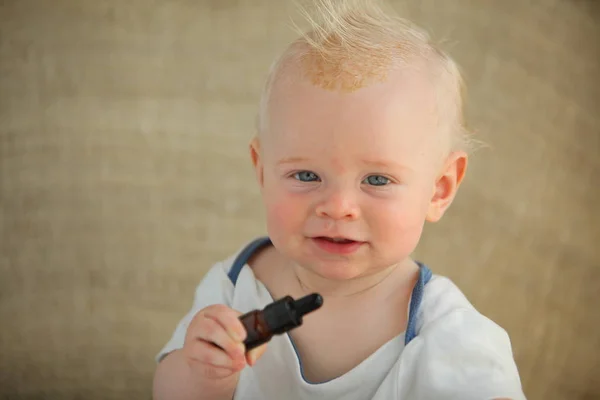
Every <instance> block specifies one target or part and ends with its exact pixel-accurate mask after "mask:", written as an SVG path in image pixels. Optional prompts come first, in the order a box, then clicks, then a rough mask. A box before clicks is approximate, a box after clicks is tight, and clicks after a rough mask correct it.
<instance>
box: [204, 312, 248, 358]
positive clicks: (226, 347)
mask: <svg viewBox="0 0 600 400" xmlns="http://www.w3.org/2000/svg"><path fill="white" fill-rule="evenodd" d="M196 338H197V339H200V340H204V341H206V342H210V343H212V344H214V345H216V346H218V347H219V348H220V349H221V351H224V352H225V353H226V354H227V355H228V356H229V357H230V358H231V359H233V360H236V361H239V360H240V359H241V358H244V345H243V344H242V343H240V342H236V341H235V340H234V339H233V338H232V337H231V336H230V335H229V334H227V331H226V330H225V328H224V327H223V326H222V325H221V324H220V323H219V322H217V321H216V320H214V319H213V318H211V317H210V316H208V315H206V316H205V318H203V319H202V320H201V321H200V323H199V325H198V330H197V332H196Z"/></svg>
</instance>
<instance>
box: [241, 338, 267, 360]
mask: <svg viewBox="0 0 600 400" xmlns="http://www.w3.org/2000/svg"><path fill="white" fill-rule="evenodd" d="M266 350H267V343H265V344H261V345H260V346H258V347H255V348H253V349H252V350H250V351H249V352H248V353H246V361H248V364H249V365H250V366H253V365H254V364H256V361H257V360H258V359H259V358H260V357H261V356H262V355H263V354H264V352H265V351H266Z"/></svg>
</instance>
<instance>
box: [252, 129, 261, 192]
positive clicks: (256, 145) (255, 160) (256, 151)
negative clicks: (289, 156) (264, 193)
mask: <svg viewBox="0 0 600 400" xmlns="http://www.w3.org/2000/svg"><path fill="white" fill-rule="evenodd" d="M250 158H251V159H252V165H254V171H255V173H256V179H257V180H258V184H259V185H260V188H261V189H262V187H263V182H264V179H263V176H264V174H263V165H262V162H261V159H260V141H259V140H258V137H257V136H255V137H254V139H252V141H251V142H250Z"/></svg>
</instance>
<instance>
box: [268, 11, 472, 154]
mask: <svg viewBox="0 0 600 400" xmlns="http://www.w3.org/2000/svg"><path fill="white" fill-rule="evenodd" d="M312 5H313V7H310V8H309V7H300V12H301V14H302V15H303V17H304V20H305V21H306V22H307V23H308V25H309V29H307V30H305V31H303V30H301V29H299V28H298V27H297V25H295V28H296V30H297V31H298V32H299V34H300V38H299V39H297V40H296V41H294V42H293V43H291V44H290V45H289V46H288V47H287V48H286V49H285V50H284V52H283V53H282V54H281V55H280V56H279V57H278V58H277V59H276V60H275V61H274V63H273V64H272V65H271V68H270V69H269V73H268V76H267V80H266V82H265V85H264V87H263V91H262V96H261V100H260V106H259V107H260V108H259V114H258V121H257V124H258V127H257V128H258V131H259V134H260V133H261V132H264V131H266V130H268V125H267V121H268V108H269V101H270V97H271V90H272V88H273V86H274V84H275V82H277V81H278V80H280V79H281V78H282V75H284V74H283V73H282V71H283V70H284V69H286V65H289V64H290V63H293V64H295V65H296V64H298V63H299V64H298V65H300V66H301V67H302V70H303V71H304V78H305V79H309V80H310V81H311V82H312V83H313V84H314V85H318V86H320V87H323V88H325V89H328V90H338V91H354V90H358V89H360V88H361V87H364V86H367V85H368V84H370V83H373V82H376V81H383V80H385V77H386V75H387V74H388V73H389V71H390V70H391V69H392V68H397V67H401V68H410V67H411V65H412V66H415V65H416V64H420V65H422V63H419V62H425V63H426V64H427V65H429V66H432V67H433V68H429V70H430V72H433V74H434V76H435V79H436V82H435V83H436V86H437V87H438V93H437V98H438V115H440V123H441V124H443V125H444V127H443V129H449V130H450V134H451V135H450V138H451V139H450V140H451V143H450V147H451V148H452V149H461V150H469V149H470V148H471V147H472V144H473V143H474V142H473V141H472V140H471V138H470V136H471V135H470V133H469V132H468V130H467V129H466V127H465V123H464V116H463V97H464V83H463V78H462V74H461V72H460V70H459V67H458V65H457V64H456V62H455V61H454V60H453V59H452V58H451V57H450V56H449V55H448V54H446V53H445V52H444V51H443V50H442V49H441V48H440V47H439V46H437V45H435V44H434V43H433V42H432V40H431V38H430V36H429V35H428V34H427V33H426V32H425V31H424V30H423V29H421V28H419V27H417V26H416V25H414V24H412V23H411V22H410V21H408V20H406V19H403V18H401V17H399V16H397V15H395V13H394V12H393V10H391V9H390V8H388V7H385V6H384V5H383V4H380V2H379V1H377V0H337V1H336V0H314V1H313V2H312ZM286 78H290V77H286ZM442 116H444V118H442ZM442 119H443V122H442V121H441V120H442Z"/></svg>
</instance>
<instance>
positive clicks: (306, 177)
mask: <svg viewBox="0 0 600 400" xmlns="http://www.w3.org/2000/svg"><path fill="white" fill-rule="evenodd" d="M294 178H295V179H297V180H299V181H301V182H316V181H319V177H318V176H317V174H315V173H314V172H310V171H300V172H296V173H295V174H294Z"/></svg>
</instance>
